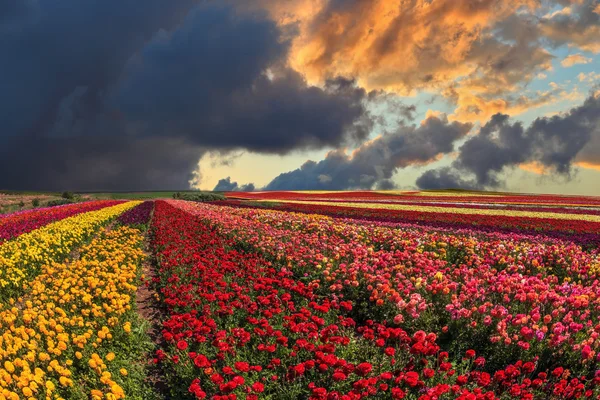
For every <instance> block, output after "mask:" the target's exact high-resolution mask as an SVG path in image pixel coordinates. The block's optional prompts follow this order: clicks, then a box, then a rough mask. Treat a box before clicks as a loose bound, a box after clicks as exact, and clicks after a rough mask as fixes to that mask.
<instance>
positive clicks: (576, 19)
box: [540, 0, 600, 53]
mask: <svg viewBox="0 0 600 400" xmlns="http://www.w3.org/2000/svg"><path fill="white" fill-rule="evenodd" d="M561 3H562V4H563V5H565V6H568V7H569V9H570V11H569V12H565V13H556V14H554V15H552V16H551V17H547V18H543V19H542V20H541V21H540V22H541V24H540V29H541V31H542V33H543V34H544V36H545V37H546V38H547V39H548V40H549V41H550V42H551V43H552V44H553V45H554V46H555V47H558V46H562V45H565V44H567V45H569V46H574V47H578V48H580V49H582V50H587V51H593V52H595V53H599V52H600V14H598V13H596V12H594V10H595V9H596V7H598V1H597V0H582V1H569V2H564V1H563V2H561Z"/></svg>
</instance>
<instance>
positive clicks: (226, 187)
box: [213, 176, 255, 192]
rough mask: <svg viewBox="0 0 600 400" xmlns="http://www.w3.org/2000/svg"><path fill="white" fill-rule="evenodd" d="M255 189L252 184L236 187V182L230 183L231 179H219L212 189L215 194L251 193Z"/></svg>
mask: <svg viewBox="0 0 600 400" xmlns="http://www.w3.org/2000/svg"><path fill="white" fill-rule="evenodd" d="M254 189H255V187H254V184H253V183H248V184H246V185H241V186H240V185H238V183H237V182H231V177H229V176H228V177H227V178H223V179H220V180H219V182H217V185H216V186H215V188H214V189H213V191H215V192H253V191H254Z"/></svg>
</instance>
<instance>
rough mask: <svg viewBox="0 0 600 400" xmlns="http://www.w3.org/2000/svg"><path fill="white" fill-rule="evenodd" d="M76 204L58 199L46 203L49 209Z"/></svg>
mask: <svg viewBox="0 0 600 400" xmlns="http://www.w3.org/2000/svg"><path fill="white" fill-rule="evenodd" d="M72 203H75V201H74V200H67V199H57V200H50V201H49V202H47V203H46V206H47V207H55V206H62V205H63V204H72Z"/></svg>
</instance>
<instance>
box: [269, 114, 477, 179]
mask: <svg viewBox="0 0 600 400" xmlns="http://www.w3.org/2000/svg"><path fill="white" fill-rule="evenodd" d="M470 129H471V125H470V124H462V123H458V122H452V123H450V122H448V120H447V119H446V118H445V117H439V118H438V117H429V118H428V119H426V120H425V121H423V123H422V124H421V125H419V126H414V125H410V126H408V125H401V126H400V127H399V128H398V129H397V130H396V131H394V132H392V133H387V134H385V135H383V136H381V137H378V138H377V139H374V140H372V141H370V142H367V143H365V144H363V145H362V146H360V147H359V148H357V149H356V150H354V151H353V152H352V153H351V154H347V153H346V152H345V151H343V150H335V151H331V152H329V153H328V154H327V156H326V157H325V159H323V160H321V161H319V162H315V161H307V162H306V163H304V164H303V165H302V166H301V167H300V168H299V169H296V170H293V171H290V172H285V173H283V174H281V175H279V176H277V177H276V178H275V179H273V180H272V181H271V182H270V183H269V184H267V185H266V186H265V190H291V189H294V190H310V189H321V190H341V189H371V188H373V187H376V188H378V189H389V188H393V187H394V186H395V185H393V183H392V182H391V181H390V178H391V177H392V175H393V174H394V173H395V172H396V171H397V170H398V169H399V168H405V167H408V166H410V165H415V164H426V163H429V162H431V161H433V160H435V159H436V157H438V156H439V155H442V154H447V153H450V152H452V151H453V150H454V142H455V141H456V140H458V139H460V138H462V137H464V136H465V135H466V134H467V132H469V130H470Z"/></svg>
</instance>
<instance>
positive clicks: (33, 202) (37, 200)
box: [31, 199, 40, 207]
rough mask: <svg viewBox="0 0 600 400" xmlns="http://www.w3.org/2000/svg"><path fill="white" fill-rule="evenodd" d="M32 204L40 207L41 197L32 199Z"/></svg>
mask: <svg viewBox="0 0 600 400" xmlns="http://www.w3.org/2000/svg"><path fill="white" fill-rule="evenodd" d="M31 205H32V206H33V207H39V206H40V199H33V200H31Z"/></svg>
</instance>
